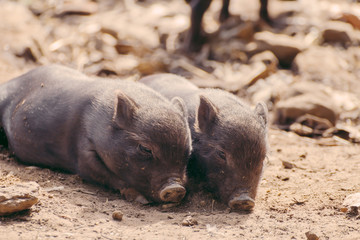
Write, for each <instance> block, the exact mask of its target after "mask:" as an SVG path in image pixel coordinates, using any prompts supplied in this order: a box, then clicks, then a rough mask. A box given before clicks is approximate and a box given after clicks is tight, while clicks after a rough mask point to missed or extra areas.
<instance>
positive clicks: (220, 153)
mask: <svg viewBox="0 0 360 240" xmlns="http://www.w3.org/2000/svg"><path fill="white" fill-rule="evenodd" d="M216 152H217V155H218V156H219V158H220V159H222V160H224V161H226V154H225V153H224V152H223V151H221V150H217V151H216Z"/></svg>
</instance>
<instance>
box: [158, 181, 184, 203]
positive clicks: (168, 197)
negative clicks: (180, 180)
mask: <svg viewBox="0 0 360 240" xmlns="http://www.w3.org/2000/svg"><path fill="white" fill-rule="evenodd" d="M185 194H186V190H185V188H184V187H183V186H181V185H180V184H177V183H173V184H170V185H168V186H166V187H165V188H163V189H162V190H161V191H160V199H161V201H164V202H180V201H181V199H183V198H184V196H185Z"/></svg>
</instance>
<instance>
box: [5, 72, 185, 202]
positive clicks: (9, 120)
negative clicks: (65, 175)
mask: <svg viewBox="0 0 360 240" xmlns="http://www.w3.org/2000/svg"><path fill="white" fill-rule="evenodd" d="M0 116H1V122H0V126H1V128H2V131H3V132H4V133H5V134H6V137H7V140H8V144H9V149H10V151H11V152H12V153H13V154H15V155H16V157H17V158H18V159H19V160H20V161H21V162H23V163H26V164H34V165H40V166H44V167H50V168H54V169H61V170H65V171H68V172H70V173H77V174H79V175H80V176H81V177H82V178H84V179H85V180H88V181H91V182H95V183H100V184H103V185H106V186H108V187H111V188H114V189H118V190H120V191H121V193H122V194H123V195H124V196H125V197H126V198H127V199H129V200H137V201H139V202H142V203H147V202H148V201H155V202H178V201H180V200H181V199H182V198H183V197H184V195H185V188H184V185H185V183H186V165H187V161H188V157H189V155H190V152H191V137H190V130H189V127H188V123H187V121H186V118H187V111H186V108H185V106H184V103H183V101H182V100H181V99H178V98H175V99H173V100H172V102H170V101H168V100H167V99H165V98H164V97H162V96H161V95H160V94H158V93H156V92H155V91H153V90H152V89H150V88H148V87H146V86H144V85H143V84H140V83H134V82H128V81H121V80H110V79H102V78H96V79H95V78H94V79H93V78H89V77H87V76H85V75H83V74H81V73H79V72H77V71H75V70H72V69H70V68H66V67H62V66H57V65H52V66H46V67H39V68H36V69H35V70H33V71H30V72H28V73H26V74H24V75H22V76H20V77H18V78H15V79H13V80H10V81H8V82H6V83H4V84H2V85H0Z"/></svg>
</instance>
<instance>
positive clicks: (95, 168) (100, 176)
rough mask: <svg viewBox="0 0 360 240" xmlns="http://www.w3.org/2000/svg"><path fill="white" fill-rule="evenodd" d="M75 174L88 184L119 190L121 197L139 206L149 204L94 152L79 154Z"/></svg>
mask: <svg viewBox="0 0 360 240" xmlns="http://www.w3.org/2000/svg"><path fill="white" fill-rule="evenodd" d="M77 173H78V174H79V176H80V177H81V178H83V179H85V180H88V181H90V182H95V183H100V184H102V185H105V186H108V187H110V188H113V189H116V190H120V193H121V195H122V196H124V197H125V199H126V200H128V201H136V202H139V203H141V204H147V203H149V201H148V200H147V199H146V198H145V197H144V196H143V195H142V194H141V193H139V192H138V191H137V190H135V189H134V188H130V187H129V186H128V184H127V183H126V182H124V181H123V180H121V179H119V177H118V176H116V175H115V174H114V173H113V172H111V171H110V170H109V169H108V168H107V167H106V165H105V164H104V162H103V161H102V160H101V158H100V157H99V156H98V154H97V153H96V151H93V150H85V151H83V152H81V154H80V156H79V159H78V165H77Z"/></svg>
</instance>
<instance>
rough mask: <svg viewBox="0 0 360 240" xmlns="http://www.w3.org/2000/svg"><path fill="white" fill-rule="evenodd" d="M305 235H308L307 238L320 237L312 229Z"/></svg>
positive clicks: (310, 239)
mask: <svg viewBox="0 0 360 240" xmlns="http://www.w3.org/2000/svg"><path fill="white" fill-rule="evenodd" d="M305 235H306V238H307V240H318V239H319V237H318V236H317V235H316V234H315V233H313V232H311V231H309V232H306V233H305Z"/></svg>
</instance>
